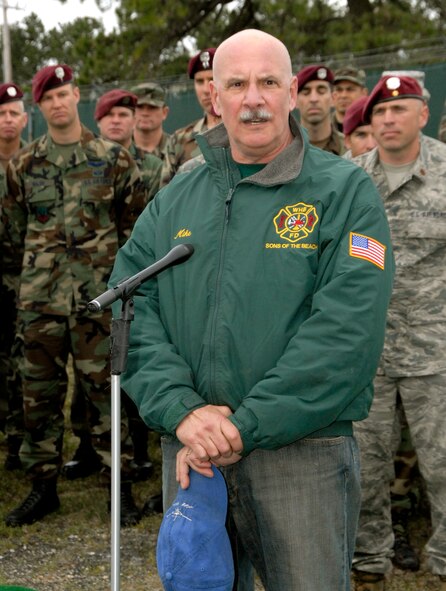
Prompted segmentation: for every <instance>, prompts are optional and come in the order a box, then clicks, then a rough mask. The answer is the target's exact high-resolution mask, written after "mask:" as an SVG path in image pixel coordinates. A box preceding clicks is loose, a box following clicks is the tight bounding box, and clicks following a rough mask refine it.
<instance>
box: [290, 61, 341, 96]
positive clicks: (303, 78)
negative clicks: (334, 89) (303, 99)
mask: <svg viewBox="0 0 446 591" xmlns="http://www.w3.org/2000/svg"><path fill="white" fill-rule="evenodd" d="M296 76H297V85H298V88H297V92H300V91H301V90H303V89H304V86H305V84H306V83H307V82H311V80H322V81H323V82H329V83H330V84H333V82H334V75H333V72H332V71H331V70H330V69H329V68H327V66H322V65H321V64H316V65H314V66H305V68H302V70H300V71H299V72H298V73H297V74H296Z"/></svg>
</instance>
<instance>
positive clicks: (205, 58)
mask: <svg viewBox="0 0 446 591" xmlns="http://www.w3.org/2000/svg"><path fill="white" fill-rule="evenodd" d="M215 51H216V48H215V47H208V48H207V49H203V51H199V52H198V53H197V55H194V57H193V58H191V59H190V60H189V65H188V67H187V73H188V74H189V78H191V79H192V80H193V79H194V77H195V74H196V73H197V72H201V71H203V70H212V64H213V61H214V54H215Z"/></svg>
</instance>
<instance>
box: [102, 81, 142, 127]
mask: <svg viewBox="0 0 446 591" xmlns="http://www.w3.org/2000/svg"><path fill="white" fill-rule="evenodd" d="M137 102H138V97H137V96H136V94H133V93H132V92H129V91H128V90H120V89H115V90H110V91H109V92H106V93H105V94H103V95H102V96H101V97H100V98H99V100H98V102H97V103H96V109H95V111H94V118H95V119H96V121H99V120H100V119H102V117H105V115H107V113H110V111H111V110H112V108H113V107H127V109H131V110H132V111H134V110H135V108H136V103H137Z"/></svg>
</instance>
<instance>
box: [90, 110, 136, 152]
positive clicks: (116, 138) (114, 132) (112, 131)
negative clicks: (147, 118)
mask: <svg viewBox="0 0 446 591" xmlns="http://www.w3.org/2000/svg"><path fill="white" fill-rule="evenodd" d="M134 124H135V114H134V112H133V111H132V110H131V109H128V108H127V107H112V108H111V109H110V111H109V112H108V113H107V114H106V115H104V116H103V117H102V118H101V119H100V120H99V121H98V127H99V131H100V132H101V136H102V137H103V138H105V139H107V140H112V141H113V142H117V143H118V144H121V145H123V146H126V147H127V145H129V144H130V142H131V139H132V133H133V126H134Z"/></svg>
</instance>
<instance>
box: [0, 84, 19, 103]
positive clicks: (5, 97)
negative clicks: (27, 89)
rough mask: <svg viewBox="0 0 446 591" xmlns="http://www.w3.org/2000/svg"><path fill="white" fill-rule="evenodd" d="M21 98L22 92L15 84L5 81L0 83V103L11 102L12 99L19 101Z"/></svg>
mask: <svg viewBox="0 0 446 591" xmlns="http://www.w3.org/2000/svg"><path fill="white" fill-rule="evenodd" d="M22 99H23V92H22V90H21V88H20V87H19V86H17V84H14V83H13V82H7V83H6V84H0V105H4V104H5V103H12V102H14V101H21V100H22Z"/></svg>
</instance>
